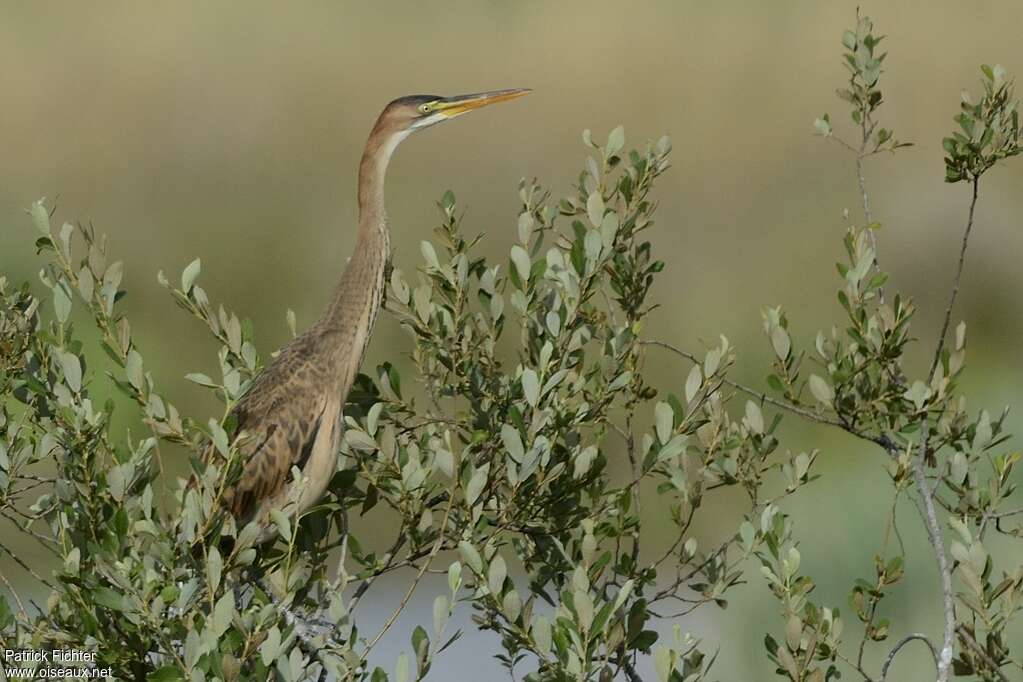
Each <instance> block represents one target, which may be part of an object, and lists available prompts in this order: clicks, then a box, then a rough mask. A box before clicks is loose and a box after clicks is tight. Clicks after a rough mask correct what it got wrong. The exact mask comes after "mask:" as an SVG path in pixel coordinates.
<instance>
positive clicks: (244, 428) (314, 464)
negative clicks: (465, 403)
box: [220, 88, 530, 541]
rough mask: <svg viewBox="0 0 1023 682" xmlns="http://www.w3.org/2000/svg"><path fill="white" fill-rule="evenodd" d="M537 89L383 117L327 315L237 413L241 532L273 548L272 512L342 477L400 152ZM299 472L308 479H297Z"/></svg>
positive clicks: (365, 160) (230, 490)
mask: <svg viewBox="0 0 1023 682" xmlns="http://www.w3.org/2000/svg"><path fill="white" fill-rule="evenodd" d="M529 92H530V90H529V89H528V88H514V89H507V90H495V91H490V92H481V93H473V94H467V95H457V96H453V97H444V96H439V95H410V96H405V97H399V98H398V99H395V100H393V101H391V102H390V103H389V104H387V106H386V107H384V109H383V111H382V112H381V113H380V115H379V117H378V118H377V120H376V123H375V125H374V126H373V129H372V131H371V132H370V134H369V138H368V139H367V141H366V146H365V149H364V150H363V153H362V160H361V162H360V164H359V175H358V210H359V213H358V222H357V225H356V229H355V246H354V249H353V252H352V254H351V258H350V259H349V260H348V263H347V265H346V266H345V267H344V269H343V271H342V274H341V278H340V281H339V282H338V283H337V286H336V287H335V289H334V292H333V295H332V297H331V299H330V302H329V304H328V306H327V308H326V310H325V312H324V313H323V315H322V316H321V317H320V318H319V320H318V321H317V322H315V323H314V324H313V325H312V326H311V327H310V328H309V329H308V330H306V331H305V332H303V333H302V334H300V335H298V336H296V337H295V338H294V339H293V340H292V341H291V342H290V343H288V344H287V345H286V346H284V348H282V349H281V350H280V352H279V353H278V354H277V356H276V357H275V358H274V359H273V360H272V361H271V362H269V363H268V364H267V365H266V366H265V367H264V368H263V369H262V371H261V372H259V373H258V374H257V375H256V377H255V378H253V380H252V382H251V384H250V386H249V387H248V389H247V390H246V391H245V392H244V393H243V395H242V396H241V398H239V400H238V402H237V403H236V404H235V406H234V407H233V408H232V414H233V416H234V434H233V435H234V436H235V439H236V441H235V442H236V443H237V445H236V448H237V455H236V456H237V457H238V460H237V461H238V462H239V463H240V469H239V473H238V476H237V478H236V479H235V480H234V482H233V483H232V484H230V485H228V486H227V487H226V489H225V490H224V493H223V496H222V498H221V501H220V502H221V506H222V507H223V508H224V509H226V510H227V511H229V512H230V513H231V515H232V516H233V517H234V520H235V522H236V524H238V527H239V528H241V527H243V526H244V525H246V524H248V523H251V522H256V523H258V524H260V525H261V526H262V528H263V531H262V535H261V539H262V540H263V541H266V540H267V539H268V538H269V537H272V536H273V534H272V532H271V527H270V517H271V515H272V512H273V511H274V510H278V511H280V512H282V513H284V514H286V515H288V516H290V517H294V516H296V515H299V514H301V513H302V512H303V511H305V510H307V509H309V508H310V507H312V506H313V505H315V504H316V503H317V502H318V501H319V500H320V499H321V498H322V497H323V495H324V494H325V492H326V490H327V486H328V484H329V482H330V480H331V478H332V477H333V475H334V473H335V471H336V468H337V461H338V452H339V445H340V439H341V435H342V430H343V417H342V412H343V409H344V407H345V402H346V399H347V396H348V393H349V391H350V390H351V388H352V384H353V382H354V380H355V378H356V375H357V373H358V371H359V367H360V365H361V363H362V359H363V356H364V354H365V352H366V347H367V345H368V343H369V340H370V336H371V333H372V331H373V326H374V323H375V322H376V318H377V313H378V312H379V311H380V306H381V303H382V301H383V298H384V292H385V273H386V271H387V267H388V260H389V258H390V250H391V247H390V233H389V229H388V225H387V218H386V215H385V212H384V176H385V174H386V171H387V166H388V163H389V161H390V159H391V156H392V155H393V154H394V151H395V149H396V148H397V146H398V145H399V144H400V143H401V142H402V141H403V140H405V139H406V138H407V137H408V136H409V135H411V134H412V133H415V132H418V131H421V130H424V129H426V128H429V127H431V126H433V125H435V124H437V123H441V122H442V121H447V120H449V119H452V118H455V117H457V116H461V115H462V114H465V113H468V112H470V111H474V110H477V109H479V108H482V107H485V106H488V105H491V104H496V103H498V102H506V101H509V100H513V99H517V98H519V97H522V96H523V95H526V94H527V93H529ZM296 467H297V469H298V470H299V471H301V477H300V478H299V479H298V480H293V478H294V477H293V474H292V472H293V469H294V468H296Z"/></svg>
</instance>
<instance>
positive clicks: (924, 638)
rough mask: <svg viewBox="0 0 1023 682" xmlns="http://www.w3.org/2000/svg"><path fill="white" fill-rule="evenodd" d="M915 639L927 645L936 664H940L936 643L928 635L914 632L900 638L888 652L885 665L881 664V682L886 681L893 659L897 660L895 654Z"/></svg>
mask: <svg viewBox="0 0 1023 682" xmlns="http://www.w3.org/2000/svg"><path fill="white" fill-rule="evenodd" d="M914 640H919V641H921V642H923V643H924V644H926V645H927V649H928V650H929V651H930V652H931V658H932V659H934V664H935V665H938V652H936V651H935V650H934V645H933V644H931V640H929V639H928V638H927V635H922V634H920V633H918V632H914V633H913V634H911V635H906V636H905V637H903V638H902V639H901V640H899V643H898V644H896V645H895V646H894V647H892V650H891V651H889V652H888V655H887V656H886V657H885V659H884V665H882V666H881V682H885V680H887V679H888V668H889V667H891V665H892V661H894V660H895V656H896V655H897V654H898V653H899V650H900V649H902V647H904V646H906V645H907V644H909V643H910V642H912V641H914Z"/></svg>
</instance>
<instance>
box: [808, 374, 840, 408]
mask: <svg viewBox="0 0 1023 682" xmlns="http://www.w3.org/2000/svg"><path fill="white" fill-rule="evenodd" d="M810 393H813V397H814V398H816V399H817V400H818V401H819V402H821V403H823V404H825V405H830V404H831V403H832V402H834V400H835V393H834V391H832V390H831V386H829V385H828V382H826V381H825V380H824V379H822V378H820V377H819V376H817V375H816V374H811V375H810Z"/></svg>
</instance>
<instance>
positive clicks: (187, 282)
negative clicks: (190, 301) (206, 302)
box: [181, 258, 202, 295]
mask: <svg viewBox="0 0 1023 682" xmlns="http://www.w3.org/2000/svg"><path fill="white" fill-rule="evenodd" d="M200 272H202V261H201V260H200V259H198V258H196V259H195V260H194V261H192V262H191V263H189V264H188V265H187V266H185V269H184V270H183V271H182V272H181V290H182V291H184V292H185V294H186V295H187V294H188V293H189V292H191V291H192V287H193V286H195V280H196V279H198V277H199V273H200Z"/></svg>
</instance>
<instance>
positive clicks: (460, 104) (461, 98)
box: [436, 88, 532, 118]
mask: <svg viewBox="0 0 1023 682" xmlns="http://www.w3.org/2000/svg"><path fill="white" fill-rule="evenodd" d="M530 92H532V90H531V89H529V88H512V89H510V90H493V91H491V92H476V93H473V94H471V95H456V96H454V97H445V98H444V99H443V100H441V101H440V102H438V103H437V105H436V111H437V113H439V114H443V115H444V116H446V117H448V118H450V117H452V116H458V115H459V114H464V113H465V112H467V111H472V110H473V109H479V108H480V107H485V106H487V105H490V104H497V103H498V102H508V101H510V100H513V99H518V98H519V97H522V96H523V95H527V94H529V93H530Z"/></svg>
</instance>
